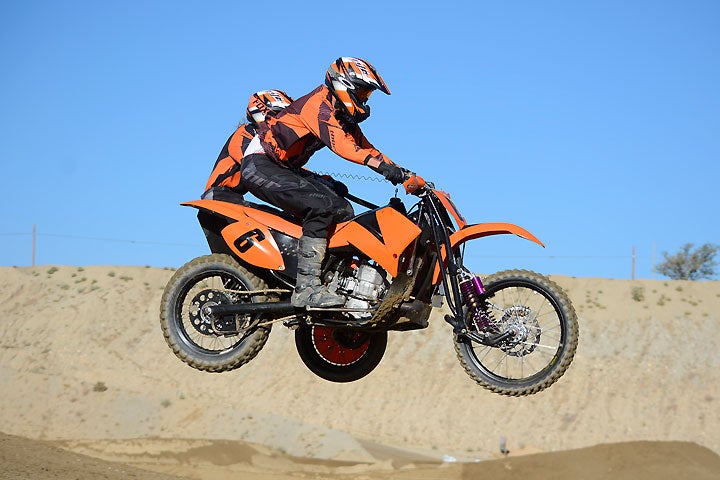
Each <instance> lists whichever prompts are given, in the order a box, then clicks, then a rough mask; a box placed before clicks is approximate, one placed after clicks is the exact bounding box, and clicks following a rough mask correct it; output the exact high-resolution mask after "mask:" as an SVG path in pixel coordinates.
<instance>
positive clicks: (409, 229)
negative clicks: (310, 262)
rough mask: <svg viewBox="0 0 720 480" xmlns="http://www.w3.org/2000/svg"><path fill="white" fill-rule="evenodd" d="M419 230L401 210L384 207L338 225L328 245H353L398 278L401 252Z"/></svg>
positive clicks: (415, 236) (333, 246) (332, 246)
mask: <svg viewBox="0 0 720 480" xmlns="http://www.w3.org/2000/svg"><path fill="white" fill-rule="evenodd" d="M420 232H421V230H420V229H419V228H418V227H417V225H415V224H414V223H412V222H411V221H410V220H408V219H407V217H405V216H404V215H403V214H402V213H400V212H398V211H397V210H395V209H394V208H391V207H385V208H381V209H380V210H375V211H374V212H370V213H368V214H365V215H361V216H360V217H358V218H356V219H355V220H354V221H351V222H346V223H341V224H340V225H338V226H337V228H336V229H335V233H334V234H333V235H332V236H331V237H330V244H329V247H330V248H335V247H341V246H344V245H352V246H354V247H355V248H357V249H358V250H360V251H361V252H363V253H365V254H366V255H367V256H369V257H370V258H372V259H373V260H375V261H376V262H377V263H378V264H379V265H380V266H381V267H383V268H384V269H385V270H387V272H388V273H389V274H390V275H392V276H393V277H396V276H397V274H398V262H399V260H400V255H401V254H402V252H403V251H404V250H405V249H406V248H407V246H408V245H410V242H412V241H413V240H415V239H416V238H417V236H418V235H419V234H420Z"/></svg>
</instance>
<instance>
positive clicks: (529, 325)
mask: <svg viewBox="0 0 720 480" xmlns="http://www.w3.org/2000/svg"><path fill="white" fill-rule="evenodd" d="M502 323H503V325H504V326H505V331H507V332H511V333H512V334H513V335H512V337H511V338H510V339H509V340H506V341H505V342H503V343H502V344H501V345H500V348H501V349H502V350H503V351H504V352H505V353H506V354H508V355H512V356H514V357H522V356H525V355H528V354H530V353H532V352H533V351H534V350H535V346H536V345H537V343H538V342H539V341H540V334H541V330H540V323H539V322H538V320H537V317H536V316H535V315H534V314H533V312H532V309H531V308H530V307H527V306H524V305H514V306H512V307H509V308H506V309H505V311H504V314H503V317H502Z"/></svg>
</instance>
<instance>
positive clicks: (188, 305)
mask: <svg viewBox="0 0 720 480" xmlns="http://www.w3.org/2000/svg"><path fill="white" fill-rule="evenodd" d="M265 288H267V286H266V284H265V282H263V281H262V280H261V279H259V278H258V277H256V276H255V275H253V274H252V273H250V272H249V271H247V270H246V269H245V268H243V267H242V266H241V265H240V264H238V262H236V261H235V259H234V258H232V257H231V256H229V255H224V254H212V255H206V256H202V257H198V258H195V259H193V260H191V261H190V262H188V263H186V264H185V265H183V266H182V267H180V268H179V269H178V270H177V271H176V272H175V274H174V275H173V276H172V278H171V279H170V281H169V282H168V284H167V286H166V287H165V291H164V292H163V296H162V301H161V307H160V327H161V328H162V332H163V335H164V337H165V341H166V342H167V344H168V346H170V348H171V349H172V351H173V352H174V353H175V355H176V356H177V357H178V358H179V359H180V360H182V361H183V362H185V363H186V364H188V365H190V366H191V367H193V368H195V369H197V370H202V371H205V372H216V373H217V372H226V371H229V370H233V369H236V368H238V367H240V366H242V365H244V364H246V363H247V362H249V361H250V360H252V359H253V358H255V356H256V355H257V354H258V352H260V349H262V347H263V346H264V345H265V342H267V339H268V335H269V334H270V328H271V326H272V324H270V325H267V326H262V327H254V328H252V327H251V328H248V329H246V330H240V331H236V332H230V333H222V332H218V331H217V330H216V328H215V326H214V325H213V319H212V318H210V317H208V316H207V315H205V314H204V312H203V310H202V309H203V307H204V306H208V305H216V304H228V303H246V302H262V301H265V300H266V297H265V296H263V295H257V294H252V295H251V294H243V293H242V291H250V290H262V289H265Z"/></svg>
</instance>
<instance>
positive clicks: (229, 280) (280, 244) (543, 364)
mask: <svg viewBox="0 0 720 480" xmlns="http://www.w3.org/2000/svg"><path fill="white" fill-rule="evenodd" d="M403 185H404V187H405V190H406V192H407V193H411V194H413V195H415V196H417V198H418V202H417V203H416V204H415V205H414V206H413V207H412V208H411V209H409V210H406V208H405V205H404V204H403V202H402V201H401V200H400V199H399V198H397V197H395V198H392V199H391V201H390V202H389V204H388V205H386V206H381V207H379V206H376V205H372V204H371V203H369V202H366V201H364V200H362V199H359V198H357V197H354V196H352V195H349V194H348V195H347V197H348V199H350V200H352V201H354V202H356V203H358V204H360V205H363V206H365V207H366V208H369V209H370V210H368V211H366V212H364V213H361V214H359V215H357V216H356V217H355V218H353V219H352V220H350V221H348V222H344V223H340V224H337V225H335V226H334V229H333V230H332V231H331V232H330V234H329V237H328V250H327V254H326V256H325V260H324V262H323V274H322V279H323V281H324V283H325V284H327V285H328V288H329V289H330V290H331V291H334V292H335V293H339V294H342V295H344V296H345V297H346V298H347V301H346V302H345V304H344V305H342V306H341V307H338V308H296V307H293V306H292V305H291V304H290V300H289V299H290V295H291V292H292V289H293V288H294V283H295V276H296V270H297V257H296V256H297V246H298V239H299V238H300V236H301V233H302V232H301V226H300V222H299V221H298V220H297V219H295V218H292V217H290V216H288V215H286V214H285V213H283V212H280V211H279V210H277V209H274V208H271V207H268V206H265V205H258V204H253V203H250V202H246V201H244V200H242V199H241V197H240V198H239V199H238V200H237V202H231V201H218V200H198V201H192V202H187V203H184V204H183V205H187V206H191V207H195V208H197V209H198V210H199V212H198V219H199V221H200V225H201V227H202V229H203V231H204V233H205V236H206V238H207V241H208V244H209V246H210V250H211V251H212V254H211V255H207V256H202V257H198V258H195V259H194V260H192V261H190V262H188V263H187V264H185V265H184V266H182V267H181V268H180V269H178V270H177V271H176V272H175V274H174V275H173V276H172V278H171V279H170V281H169V282H168V284H167V286H166V287H165V291H164V294H163V296H162V306H161V311H160V323H161V326H162V330H163V333H164V335H165V339H166V341H167V343H168V345H169V346H170V347H171V348H172V350H173V351H174V352H175V354H176V355H177V356H178V357H179V358H180V359H181V360H182V361H183V362H185V363H187V364H188V365H190V366H191V367H194V368H196V369H199V370H204V371H208V372H224V371H228V370H232V369H235V368H238V367H240V366H242V365H243V364H245V363H247V362H249V361H250V360H252V359H253V358H254V357H255V356H256V355H257V354H258V352H259V351H260V349H261V348H262V347H263V346H264V345H265V342H266V341H267V339H268V335H269V333H270V329H271V327H272V325H273V324H274V323H280V322H281V323H283V324H284V325H285V326H286V327H289V328H291V329H294V330H295V344H296V347H297V352H298V354H299V356H300V358H301V359H302V361H303V362H304V363H305V365H306V366H307V367H308V368H309V369H310V370H311V371H312V372H313V373H315V374H316V375H318V376H320V377H322V378H324V379H326V380H329V381H333V382H350V381H354V380H358V379H360V378H362V377H364V376H365V375H367V374H369V373H370V372H371V371H372V370H373V369H374V368H375V367H376V366H377V365H378V364H379V363H380V360H381V359H382V357H383V355H384V353H385V349H386V346H387V338H388V332H389V331H409V330H415V329H422V328H426V327H427V326H428V319H429V317H430V313H431V310H432V308H433V305H435V306H440V305H441V304H442V298H443V297H444V299H445V303H446V304H447V310H446V311H448V310H449V313H447V314H446V315H445V316H444V319H445V321H446V322H447V323H448V324H449V325H450V326H451V327H452V334H453V341H454V343H455V351H456V353H457V356H458V359H459V360H460V364H461V365H462V366H463V367H464V368H465V371H466V372H467V373H468V375H470V377H472V378H473V379H474V380H475V381H476V382H477V383H479V384H480V385H482V386H483V387H485V388H487V389H489V390H491V391H493V392H496V393H499V394H502V395H512V396H520V395H529V394H532V393H536V392H539V391H541V390H543V389H545V388H547V387H548V386H550V385H552V384H553V383H554V382H555V381H557V380H558V378H560V376H562V374H563V373H564V372H565V370H566V369H567V368H568V367H569V365H570V362H571V361H572V359H573V356H574V354H575V349H576V347H577V342H578V324H577V316H576V314H575V310H574V309H573V306H572V304H571V302H570V300H569V298H568V296H567V294H566V293H565V292H564V291H563V290H562V289H561V288H560V287H559V286H558V285H557V284H555V283H554V282H553V281H551V280H550V279H548V278H547V277H545V276H542V275H540V274H537V273H535V272H531V271H527V270H508V271H503V272H499V273H496V274H494V275H491V276H489V277H487V278H485V279H483V280H481V279H480V278H478V277H477V276H475V275H474V274H472V273H470V272H469V271H468V270H467V269H466V268H465V267H464V266H463V253H464V244H465V243H466V242H468V241H470V240H474V239H477V238H482V237H486V236H489V235H500V234H515V235H517V236H519V237H521V238H524V239H526V240H530V241H532V242H535V243H537V244H539V245H541V246H544V245H543V244H542V243H541V242H540V240H538V239H537V238H535V236H533V235H532V234H531V233H530V232H528V231H527V230H525V229H523V228H521V227H518V226H516V225H512V224H509V223H480V224H474V225H471V224H468V223H467V222H466V221H465V219H464V218H463V216H462V215H461V214H460V213H459V212H458V210H457V208H456V207H455V205H454V204H453V203H452V202H451V200H450V196H449V195H448V194H447V193H444V192H442V191H440V190H436V189H435V188H434V186H433V185H432V184H431V183H426V182H425V181H424V180H423V179H422V178H421V177H419V176H416V175H414V174H408V175H407V179H406V181H405V182H404V184H403Z"/></svg>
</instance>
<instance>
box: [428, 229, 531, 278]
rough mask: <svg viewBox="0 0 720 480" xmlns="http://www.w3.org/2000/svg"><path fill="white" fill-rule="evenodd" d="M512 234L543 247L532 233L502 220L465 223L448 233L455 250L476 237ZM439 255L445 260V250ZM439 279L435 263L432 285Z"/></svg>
mask: <svg viewBox="0 0 720 480" xmlns="http://www.w3.org/2000/svg"><path fill="white" fill-rule="evenodd" d="M505 234H514V235H517V236H518V237H520V238H524V239H525V240H530V241H531V242H535V243H537V244H538V245H540V246H541V247H543V248H545V244H544V243H542V242H541V241H540V240H538V238H537V237H536V236H535V235H533V234H532V233H530V232H528V231H527V230H525V229H524V228H522V227H519V226H517V225H513V224H512V223H504V222H491V223H476V224H473V225H467V226H465V227H464V228H462V229H460V230H458V231H457V232H455V233H453V234H452V235H450V245H451V246H452V249H453V250H455V249H456V248H457V247H459V246H460V245H462V244H463V243H465V242H468V241H470V240H474V239H476V238H482V237H489V236H491V235H505ZM441 256H442V259H443V262H447V259H446V254H445V250H444V249H442V251H441ZM439 280H440V265H435V272H434V273H433V285H437V284H438V282H439Z"/></svg>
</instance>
